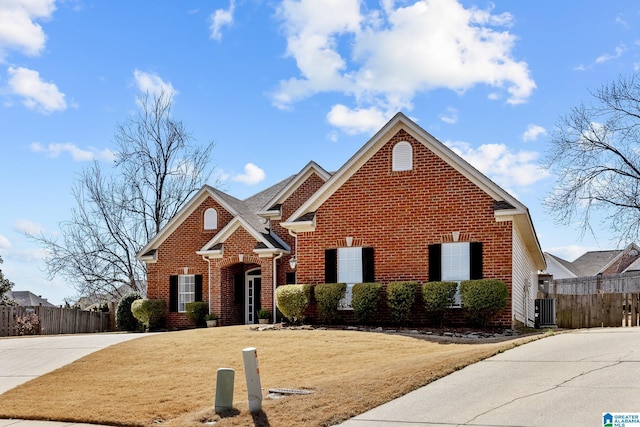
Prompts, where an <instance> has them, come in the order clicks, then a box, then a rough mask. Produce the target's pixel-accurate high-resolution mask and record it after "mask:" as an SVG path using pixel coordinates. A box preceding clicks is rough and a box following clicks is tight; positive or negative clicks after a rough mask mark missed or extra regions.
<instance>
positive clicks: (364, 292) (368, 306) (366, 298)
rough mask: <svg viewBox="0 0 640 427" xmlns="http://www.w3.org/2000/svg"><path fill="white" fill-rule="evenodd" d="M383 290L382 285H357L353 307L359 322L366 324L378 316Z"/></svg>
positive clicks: (353, 297) (352, 300) (354, 290)
mask: <svg viewBox="0 0 640 427" xmlns="http://www.w3.org/2000/svg"><path fill="white" fill-rule="evenodd" d="M381 289H382V285H381V284H380V283H357V284H355V285H354V286H353V291H352V297H351V306H352V307H353V314H354V316H355V317H356V319H357V320H358V321H359V322H362V323H366V322H368V321H370V320H371V319H372V318H373V316H374V315H375V314H376V312H377V311H378V300H379V299H380V290H381Z"/></svg>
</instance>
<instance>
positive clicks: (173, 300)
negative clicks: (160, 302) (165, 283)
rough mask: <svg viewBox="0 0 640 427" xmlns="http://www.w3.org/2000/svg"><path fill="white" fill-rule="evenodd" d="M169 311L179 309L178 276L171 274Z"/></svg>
mask: <svg viewBox="0 0 640 427" xmlns="http://www.w3.org/2000/svg"><path fill="white" fill-rule="evenodd" d="M169 311H173V312H176V311H178V276H169Z"/></svg>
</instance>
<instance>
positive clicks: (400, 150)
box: [391, 141, 413, 172]
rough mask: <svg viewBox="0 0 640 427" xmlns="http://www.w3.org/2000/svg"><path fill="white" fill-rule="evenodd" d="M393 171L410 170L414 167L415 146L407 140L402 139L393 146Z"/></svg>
mask: <svg viewBox="0 0 640 427" xmlns="http://www.w3.org/2000/svg"><path fill="white" fill-rule="evenodd" d="M391 163H392V165H391V170H392V171H393V172H399V171H410V170H412V169H413V148H412V147H411V144H409V143H408V142H407V141H400V142H398V143H397V144H396V145H394V146H393V160H392V162H391Z"/></svg>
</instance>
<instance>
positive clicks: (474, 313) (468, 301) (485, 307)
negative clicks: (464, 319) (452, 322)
mask: <svg viewBox="0 0 640 427" xmlns="http://www.w3.org/2000/svg"><path fill="white" fill-rule="evenodd" d="M460 297H461V298H462V307H463V308H464V309H465V310H467V312H468V313H469V317H470V319H471V320H472V321H474V322H477V323H479V324H480V325H482V326H486V325H487V323H489V321H490V320H491V319H492V318H493V317H494V316H495V315H496V314H498V313H499V312H500V311H502V310H504V309H505V308H506V307H507V300H508V298H509V289H508V288H507V285H505V283H504V282H502V281H500V280H496V279H480V280H465V281H464V282H462V283H460Z"/></svg>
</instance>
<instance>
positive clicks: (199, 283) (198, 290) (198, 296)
mask: <svg viewBox="0 0 640 427" xmlns="http://www.w3.org/2000/svg"><path fill="white" fill-rule="evenodd" d="M195 285H196V289H195V292H196V294H195V301H202V274H196V276H195Z"/></svg>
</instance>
